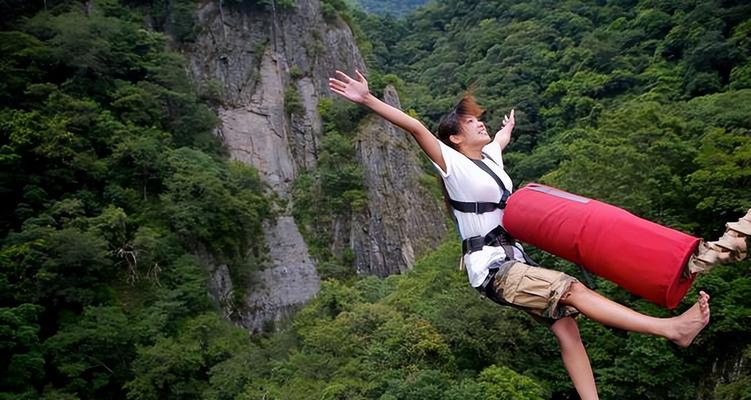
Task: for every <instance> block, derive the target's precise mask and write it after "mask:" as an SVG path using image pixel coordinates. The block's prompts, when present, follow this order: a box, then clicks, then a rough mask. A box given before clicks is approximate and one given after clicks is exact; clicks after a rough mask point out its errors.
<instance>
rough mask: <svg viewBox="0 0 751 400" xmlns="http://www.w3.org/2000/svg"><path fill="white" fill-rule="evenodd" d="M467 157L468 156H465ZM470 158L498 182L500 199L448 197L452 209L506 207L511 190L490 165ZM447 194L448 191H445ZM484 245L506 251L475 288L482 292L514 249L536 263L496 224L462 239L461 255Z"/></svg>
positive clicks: (469, 210) (473, 210)
mask: <svg viewBox="0 0 751 400" xmlns="http://www.w3.org/2000/svg"><path fill="white" fill-rule="evenodd" d="M482 154H483V156H485V157H487V158H488V159H489V160H490V161H492V162H493V163H495V164H496V165H498V163H497V162H495V160H493V159H492V158H491V157H490V156H489V155H487V154H485V153H482ZM467 158H469V157H467ZM469 159H470V160H472V162H473V163H475V165H477V166H478V167H479V168H480V169H481V170H483V171H485V172H486V173H487V174H488V175H490V176H491V177H492V178H493V180H494V181H495V182H496V183H497V184H498V187H499V188H500V189H501V200H500V201H499V202H497V203H491V202H464V201H457V200H454V199H451V198H449V199H448V202H449V204H451V206H452V207H454V209H456V210H457V211H460V212H466V213H475V214H484V213H486V212H491V211H494V210H496V209H501V210H502V209H504V208H506V201H507V200H508V198H509V196H510V195H511V191H510V190H508V189H507V188H506V185H504V184H503V181H502V180H501V178H499V177H498V175H496V174H495V172H493V170H492V169H490V167H489V166H488V165H487V164H485V163H484V162H482V160H475V159H472V158H469ZM447 194H448V193H447ZM484 246H501V247H503V251H504V252H505V253H506V259H505V260H503V262H502V263H499V264H496V263H494V264H493V265H492V266H491V268H490V273H489V274H488V277H487V278H486V279H485V281H484V282H483V283H482V285H480V286H479V287H478V288H477V290H479V291H480V292H482V293H485V289H486V287H487V285H488V284H489V283H490V281H492V279H493V278H494V277H495V274H496V273H497V272H498V269H499V267H500V266H501V264H505V263H506V262H507V261H511V260H513V258H514V250H517V251H519V252H520V253H521V254H522V256H523V257H524V261H525V262H526V263H527V264H529V265H537V263H535V262H534V261H533V260H532V259H531V258H529V256H528V255H527V253H525V252H524V251H523V250H522V249H520V248H519V247H516V239H514V238H513V237H512V236H511V235H510V234H509V233H508V232H506V230H505V229H503V227H502V226H501V225H498V226H496V227H495V228H493V230H491V231H490V232H488V233H487V234H486V235H485V236H472V237H470V238H467V239H464V240H463V241H462V257H463V255H466V254H470V253H473V252H475V251H479V250H482V248H483V247H484Z"/></svg>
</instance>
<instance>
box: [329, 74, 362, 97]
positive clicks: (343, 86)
mask: <svg viewBox="0 0 751 400" xmlns="http://www.w3.org/2000/svg"><path fill="white" fill-rule="evenodd" d="M355 73H357V79H353V78H351V77H349V76H348V75H347V74H345V73H344V72H342V71H339V70H337V71H336V78H329V89H331V91H332V92H334V93H336V94H339V95H341V96H342V97H344V98H346V99H347V100H349V101H352V102H355V103H362V102H363V101H365V98H366V97H367V95H368V94H369V93H370V91H369V90H368V81H367V80H366V79H365V77H364V76H362V74H361V73H360V71H357V70H355Z"/></svg>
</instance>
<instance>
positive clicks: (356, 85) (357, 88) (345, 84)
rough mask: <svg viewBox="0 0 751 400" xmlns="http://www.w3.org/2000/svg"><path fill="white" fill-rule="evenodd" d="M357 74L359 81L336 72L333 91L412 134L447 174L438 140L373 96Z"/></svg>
mask: <svg viewBox="0 0 751 400" xmlns="http://www.w3.org/2000/svg"><path fill="white" fill-rule="evenodd" d="M355 72H356V73H357V79H354V78H351V77H349V76H348V75H347V74H345V73H344V72H342V71H336V78H329V88H330V89H331V91H332V92H334V93H336V94H338V95H340V96H342V97H344V98H346V99H347V100H349V101H352V102H354V103H357V104H362V105H364V106H365V107H368V108H370V109H371V110H373V112H375V113H376V114H378V115H380V116H381V117H383V118H384V119H386V120H387V121H389V122H391V123H392V124H394V125H396V126H398V127H400V128H402V129H404V130H405V131H407V132H409V133H410V134H412V136H414V138H415V140H417V144H419V145H420V147H421V148H422V150H423V151H424V152H425V154H427V155H428V157H429V158H430V159H431V160H433V162H434V163H436V165H438V166H439V167H441V169H442V170H443V171H444V172H445V171H446V162H445V161H444V159H443V153H441V146H440V144H438V139H437V138H436V137H435V136H433V134H432V133H431V132H430V131H429V130H428V128H426V127H425V125H423V124H422V123H421V122H420V121H418V120H417V119H415V118H413V117H410V116H409V115H407V114H405V113H404V111H402V110H400V109H398V108H396V107H392V106H390V105H388V104H386V103H384V102H383V101H381V100H380V99H378V98H377V97H375V96H373V95H372V94H371V93H370V91H369V90H368V81H367V80H366V79H365V77H364V76H363V75H362V74H361V73H360V71H355Z"/></svg>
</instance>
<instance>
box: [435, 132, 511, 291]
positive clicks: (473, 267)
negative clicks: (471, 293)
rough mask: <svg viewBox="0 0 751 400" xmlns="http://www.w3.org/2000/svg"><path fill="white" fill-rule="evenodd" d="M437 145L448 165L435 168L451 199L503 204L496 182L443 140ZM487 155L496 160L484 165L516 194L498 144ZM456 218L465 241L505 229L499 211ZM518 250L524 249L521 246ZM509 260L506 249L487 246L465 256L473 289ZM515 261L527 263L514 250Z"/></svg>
mask: <svg viewBox="0 0 751 400" xmlns="http://www.w3.org/2000/svg"><path fill="white" fill-rule="evenodd" d="M437 141H438V143H439V144H440V146H441V152H442V153H443V160H444V161H445V162H446V171H443V170H441V167H439V166H438V165H437V164H436V163H433V166H435V168H436V169H437V170H438V172H439V173H440V174H441V178H443V182H444V183H445V184H446V191H448V194H449V197H451V199H453V200H456V201H464V202H489V203H497V202H499V201H500V199H501V194H502V192H501V188H499V187H498V184H497V183H496V181H495V179H493V178H492V177H491V176H490V175H489V174H488V173H487V172H485V171H483V170H482V169H480V167H478V166H477V165H475V163H474V162H473V161H472V160H470V159H469V158H467V157H466V156H465V155H463V154H462V153H459V152H458V151H456V150H454V149H452V148H451V147H449V146H447V145H446V144H444V143H443V142H441V141H440V140H437ZM483 152H484V153H485V154H487V155H488V156H490V158H492V160H491V159H488V158H487V157H483V160H482V162H484V163H485V165H487V166H488V167H490V169H491V170H492V171H493V172H494V173H495V174H496V175H498V177H499V178H501V181H502V182H503V184H504V186H505V187H506V189H508V190H509V192H511V191H513V187H512V182H511V178H510V177H509V176H508V174H507V173H506V171H504V169H503V157H502V154H501V147H500V146H499V145H498V143H495V142H490V143H489V144H488V145H486V146H485V147H483ZM496 163H498V164H496ZM454 216H455V217H456V221H457V223H458V225H459V234H460V235H461V236H462V240H463V239H467V238H469V237H472V236H485V235H486V234H487V233H488V232H490V231H491V230H493V228H495V227H496V226H498V225H501V221H502V219H503V210H501V209H496V210H493V211H490V212H486V213H482V214H476V213H464V212H460V211H457V210H454ZM517 246H520V245H519V244H517ZM505 258H506V252H505V250H504V249H503V247H502V246H484V247H483V248H482V250H480V251H475V252H473V253H471V254H467V255H465V256H464V265H465V267H466V268H467V275H468V276H467V277H468V278H469V283H470V285H472V286H473V287H478V286H480V285H481V284H482V282H483V281H484V280H485V278H486V277H487V276H488V267H489V266H490V264H492V263H493V262H494V261H497V260H503V259H505ZM513 258H514V259H516V260H519V261H524V256H523V255H522V252H521V251H520V250H519V249H518V248H517V249H515V250H514V254H513Z"/></svg>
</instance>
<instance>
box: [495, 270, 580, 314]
mask: <svg viewBox="0 0 751 400" xmlns="http://www.w3.org/2000/svg"><path fill="white" fill-rule="evenodd" d="M574 282H578V280H577V279H576V278H574V277H572V276H569V275H566V274H564V273H563V272H560V271H553V270H550V269H545V268H541V267H533V266H531V265H527V264H524V263H521V262H517V261H509V262H507V263H504V264H503V266H501V268H500V269H499V271H498V273H497V274H496V276H495V277H494V278H493V280H492V281H491V282H490V283H489V284H488V286H487V288H486V291H485V293H484V294H485V295H486V296H487V297H488V298H490V299H491V300H493V301H495V302H496V303H498V304H501V305H509V306H513V307H516V308H520V309H522V310H524V311H526V312H527V313H529V314H530V315H532V317H534V318H535V319H536V320H538V321H541V322H546V323H553V322H555V321H557V320H559V319H561V318H564V317H568V316H573V315H577V314H578V313H579V310H577V309H576V308H575V307H572V306H569V305H564V304H558V301H559V300H560V299H561V296H563V294H565V293H566V292H567V291H568V289H569V287H570V286H571V284H572V283H574Z"/></svg>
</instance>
